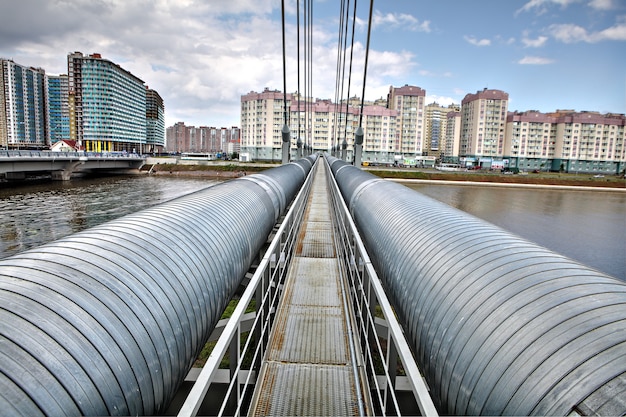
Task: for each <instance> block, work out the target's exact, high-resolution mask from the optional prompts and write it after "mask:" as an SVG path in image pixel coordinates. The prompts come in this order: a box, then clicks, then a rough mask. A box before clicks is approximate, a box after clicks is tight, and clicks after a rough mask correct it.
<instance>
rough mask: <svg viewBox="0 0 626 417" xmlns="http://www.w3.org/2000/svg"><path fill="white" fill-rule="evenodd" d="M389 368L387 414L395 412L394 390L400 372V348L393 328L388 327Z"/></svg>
mask: <svg viewBox="0 0 626 417" xmlns="http://www.w3.org/2000/svg"><path fill="white" fill-rule="evenodd" d="M387 369H388V370H389V383H388V384H387V389H386V390H385V408H386V410H387V415H391V414H393V413H394V412H395V404H394V402H393V393H392V392H393V391H395V389H396V376H397V373H398V349H397V348H396V344H395V342H394V340H393V337H392V336H391V329H388V332H387Z"/></svg>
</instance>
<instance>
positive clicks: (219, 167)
mask: <svg viewBox="0 0 626 417" xmlns="http://www.w3.org/2000/svg"><path fill="white" fill-rule="evenodd" d="M275 166H277V165H273V164H272V165H269V164H268V165H263V164H239V163H237V162H234V161H233V162H229V163H222V164H151V166H150V168H149V169H148V167H145V168H143V169H142V170H141V173H145V174H148V175H161V176H167V175H172V176H189V177H205V178H215V179H224V180H226V179H232V178H239V177H243V176H246V175H250V174H254V173H257V172H262V171H264V170H265V169H270V168H273V167H275ZM364 171H366V172H370V173H371V174H373V175H375V176H377V177H379V178H382V179H385V180H391V181H396V182H398V183H409V184H411V183H412V184H420V183H421V184H439V185H466V186H490V187H513V188H534V189H560V190H574V191H575V190H580V191H596V190H604V191H608V192H626V180H622V179H620V180H619V181H616V180H615V179H614V178H613V179H611V180H610V181H608V180H607V181H604V180H596V179H595V178H591V177H589V178H583V177H582V176H577V177H574V178H568V177H554V176H547V175H541V174H537V175H535V174H531V175H528V176H520V177H518V176H512V175H502V176H499V175H496V174H492V173H488V174H487V173H470V174H468V173H449V174H446V173H442V172H439V171H437V172H430V171H423V170H405V169H385V170H374V169H365V170H364Z"/></svg>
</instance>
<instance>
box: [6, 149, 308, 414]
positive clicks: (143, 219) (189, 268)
mask: <svg viewBox="0 0 626 417" xmlns="http://www.w3.org/2000/svg"><path fill="white" fill-rule="evenodd" d="M314 161H315V157H314V156H311V157H308V158H305V159H301V160H299V161H296V162H293V163H290V164H286V165H283V166H281V167H278V168H274V169H271V170H267V171H264V172H263V173H260V174H255V175H250V176H247V177H243V178H241V179H236V180H232V181H228V182H226V183H222V184H219V185H216V186H213V187H210V188H208V189H206V190H203V191H201V192H197V193H193V194H191V195H188V196H185V197H181V198H178V199H176V200H173V201H170V202H168V203H165V204H162V205H159V206H155V207H153V208H149V209H146V210H143V211H141V212H138V213H135V214H131V215H128V216H125V217H122V218H120V219H117V220H113V221H110V222H108V223H105V224H103V225H100V226H97V227H94V228H91V229H88V230H86V231H83V232H79V233H76V234H73V235H71V236H68V237H66V238H63V239H60V240H57V241H55V242H52V243H49V244H46V245H43V246H41V247H38V248H35V249H31V250H28V251H25V252H22V253H20V254H17V255H15V256H12V257H9V258H5V259H3V260H0V410H1V411H0V413H1V414H3V415H24V416H31V417H32V416H37V415H49V416H61V415H73V416H77V415H109V414H110V415H152V414H157V413H160V412H162V411H164V409H165V408H166V407H167V405H168V404H169V402H170V400H171V399H172V398H173V396H174V394H175V393H176V391H177V389H178V387H179V386H180V384H181V383H182V382H183V380H184V378H185V375H186V374H187V372H188V371H189V369H190V367H191V366H192V364H193V362H194V360H195V359H196V358H197V356H198V354H199V352H200V350H201V349H202V347H203V345H204V343H205V341H206V339H207V338H208V336H209V335H210V333H211V331H212V329H213V328H214V326H215V324H216V323H217V321H218V320H219V318H220V315H221V314H222V311H223V310H224V308H225V306H226V304H227V303H228V301H229V299H230V298H231V296H232V295H233V293H234V291H235V290H236V289H237V286H238V285H239V283H240V282H241V280H242V278H243V277H244V275H245V273H246V271H247V270H248V268H249V267H250V264H251V262H252V261H253V259H254V258H255V256H256V255H257V253H258V252H259V250H260V249H261V247H262V245H263V244H264V243H265V241H266V239H267V236H268V235H269V233H270V232H271V230H272V228H273V226H274V225H275V223H276V220H277V219H278V217H279V215H280V214H281V213H283V212H284V210H285V208H286V206H287V205H288V204H289V203H290V202H291V200H292V199H293V198H294V197H295V195H296V193H297V192H298V190H299V189H300V187H301V186H302V184H303V183H304V179H305V178H306V175H307V174H308V172H309V171H310V169H311V167H312V164H313V163H314Z"/></svg>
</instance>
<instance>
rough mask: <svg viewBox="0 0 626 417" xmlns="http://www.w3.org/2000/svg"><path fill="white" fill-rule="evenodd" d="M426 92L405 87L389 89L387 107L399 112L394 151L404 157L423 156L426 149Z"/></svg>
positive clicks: (413, 87) (417, 88)
mask: <svg viewBox="0 0 626 417" xmlns="http://www.w3.org/2000/svg"><path fill="white" fill-rule="evenodd" d="M425 99H426V90H423V89H421V88H420V87H415V86H410V85H408V84H407V85H405V86H403V87H389V94H388V95H387V107H389V108H390V109H392V110H396V111H397V112H398V118H397V120H396V143H395V149H394V151H395V152H396V153H397V154H402V155H411V156H416V155H422V153H423V149H424V129H425V127H426V123H425V119H424V118H425V113H424V106H425V104H424V100H425Z"/></svg>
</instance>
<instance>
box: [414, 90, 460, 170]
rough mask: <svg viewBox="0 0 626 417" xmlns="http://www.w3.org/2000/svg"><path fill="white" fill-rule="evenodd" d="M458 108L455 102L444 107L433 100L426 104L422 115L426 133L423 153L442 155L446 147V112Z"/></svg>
mask: <svg viewBox="0 0 626 417" xmlns="http://www.w3.org/2000/svg"><path fill="white" fill-rule="evenodd" d="M460 110H461V108H460V106H458V105H456V104H451V105H449V106H445V107H444V106H440V105H439V104H438V103H436V102H435V103H431V104H428V105H426V107H425V116H424V119H425V121H426V129H425V130H426V133H425V136H424V146H423V151H422V154H423V155H430V156H436V157H439V158H440V157H443V155H444V154H445V149H446V134H447V125H448V113H449V112H451V111H460Z"/></svg>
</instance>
